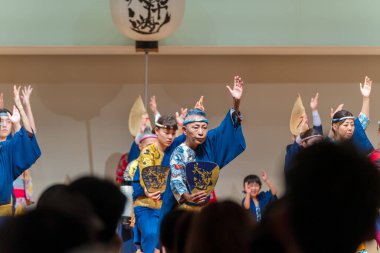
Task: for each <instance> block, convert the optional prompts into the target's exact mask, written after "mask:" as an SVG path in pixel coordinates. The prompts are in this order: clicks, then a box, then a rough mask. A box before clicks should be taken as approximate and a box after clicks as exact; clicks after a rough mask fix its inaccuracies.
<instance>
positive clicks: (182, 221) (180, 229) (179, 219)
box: [160, 209, 194, 253]
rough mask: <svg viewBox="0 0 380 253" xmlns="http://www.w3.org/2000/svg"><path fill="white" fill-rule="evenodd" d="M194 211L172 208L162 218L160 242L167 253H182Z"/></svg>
mask: <svg viewBox="0 0 380 253" xmlns="http://www.w3.org/2000/svg"><path fill="white" fill-rule="evenodd" d="M193 216H194V212H190V211H187V210H184V209H174V210H172V211H171V212H169V213H168V214H167V215H166V216H165V217H164V219H163V220H162V223H161V226H160V243H161V245H162V246H163V247H165V249H166V252H167V253H172V252H175V253H183V252H184V251H185V244H186V241H187V237H188V233H189V230H190V224H191V221H192V219H193Z"/></svg>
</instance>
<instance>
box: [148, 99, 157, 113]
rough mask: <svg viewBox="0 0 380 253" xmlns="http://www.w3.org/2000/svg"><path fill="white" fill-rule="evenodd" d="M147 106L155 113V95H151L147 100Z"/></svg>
mask: <svg viewBox="0 0 380 253" xmlns="http://www.w3.org/2000/svg"><path fill="white" fill-rule="evenodd" d="M149 107H150V110H151V111H152V113H153V114H156V113H157V101H156V96H152V97H151V98H150V100H149Z"/></svg>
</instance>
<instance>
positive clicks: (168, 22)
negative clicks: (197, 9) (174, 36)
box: [110, 0, 185, 45]
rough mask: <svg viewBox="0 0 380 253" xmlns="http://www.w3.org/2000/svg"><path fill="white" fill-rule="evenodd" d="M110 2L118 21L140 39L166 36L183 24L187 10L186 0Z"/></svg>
mask: <svg viewBox="0 0 380 253" xmlns="http://www.w3.org/2000/svg"><path fill="white" fill-rule="evenodd" d="M110 4H111V13H112V19H113V22H114V24H115V25H116V26H117V28H118V29H119V30H120V31H121V32H122V33H123V34H124V35H126V36H127V37H129V38H132V39H134V40H136V41H137V42H149V41H151V42H156V43H157V41H158V40H160V39H163V38H166V37H167V36H169V35H170V34H171V33H173V32H174V31H175V30H176V29H177V28H178V27H179V25H180V24H181V21H182V18H183V15H184V12H185V0H110ZM136 45H137V44H136Z"/></svg>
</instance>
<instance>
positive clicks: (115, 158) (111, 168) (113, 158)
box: [104, 153, 123, 182]
mask: <svg viewBox="0 0 380 253" xmlns="http://www.w3.org/2000/svg"><path fill="white" fill-rule="evenodd" d="M122 155H123V154H122V153H113V154H111V155H110V156H109V157H108V158H107V161H106V164H105V168H104V177H105V178H108V179H110V180H112V181H113V182H114V181H115V178H116V169H117V166H118V164H119V160H120V157H121V156H122Z"/></svg>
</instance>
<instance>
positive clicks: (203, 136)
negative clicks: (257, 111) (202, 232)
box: [161, 76, 246, 217]
mask: <svg viewBox="0 0 380 253" xmlns="http://www.w3.org/2000/svg"><path fill="white" fill-rule="evenodd" d="M227 88H228V90H229V92H230V93H231V96H232V98H233V109H231V110H229V112H228V113H227V115H226V117H225V119H224V120H223V121H222V123H221V124H220V125H219V126H218V127H217V128H215V129H212V130H211V131H210V132H208V120H207V118H206V114H205V112H204V111H203V109H204V108H203V104H202V100H201V101H200V103H198V104H197V105H196V108H194V109H192V110H189V111H188V114H187V116H186V118H185V120H184V122H183V125H184V126H183V131H184V134H185V136H186V141H185V142H184V143H182V144H181V145H180V146H178V147H177V148H176V149H175V151H174V152H173V154H172V156H171V158H170V171H171V176H170V188H171V190H172V194H171V195H172V196H173V195H174V197H175V199H176V200H177V202H178V203H179V204H181V205H184V204H186V205H190V206H191V205H194V204H195V205H199V206H203V205H204V204H207V201H208V200H209V198H208V197H209V196H208V195H207V194H206V192H204V191H200V192H198V193H194V194H192V193H191V192H190V190H189V189H188V187H187V181H186V175H185V167H186V164H187V163H188V162H195V161H206V162H214V163H216V164H217V165H218V166H219V167H220V168H223V167H224V166H225V165H227V164H228V163H229V162H230V161H232V160H233V159H235V158H236V157H237V156H238V155H239V154H240V153H242V152H243V151H244V150H245V146H246V145H245V140H244V136H243V132H242V128H241V120H242V117H241V114H240V111H239V107H240V101H241V97H242V95H243V81H242V79H241V78H240V77H239V76H235V78H234V85H233V88H230V87H229V86H227ZM165 194H169V193H168V191H166V193H165ZM169 196H170V194H169ZM175 199H174V198H167V202H165V199H164V204H163V206H164V208H165V209H163V210H165V211H166V212H167V211H169V210H170V209H171V208H172V207H173V206H174V205H175ZM173 200H174V203H173ZM163 210H162V211H161V216H162V217H163V216H164V215H165V213H164V212H163Z"/></svg>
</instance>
